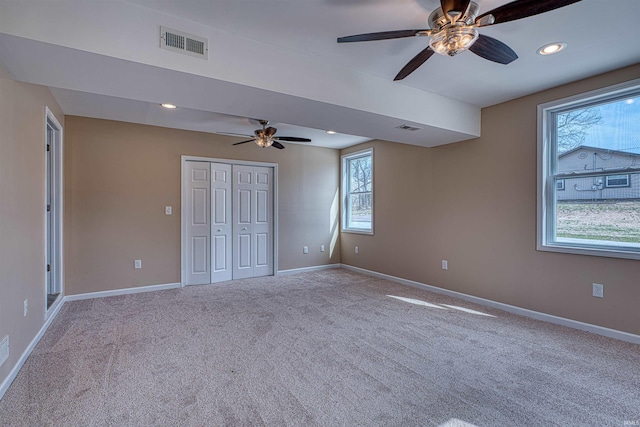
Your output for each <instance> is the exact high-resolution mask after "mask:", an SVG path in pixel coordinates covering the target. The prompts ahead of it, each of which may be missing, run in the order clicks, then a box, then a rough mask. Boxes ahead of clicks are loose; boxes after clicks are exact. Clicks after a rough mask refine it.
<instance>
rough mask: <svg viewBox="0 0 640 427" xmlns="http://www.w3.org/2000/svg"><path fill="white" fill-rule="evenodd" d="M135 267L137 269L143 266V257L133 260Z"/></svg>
mask: <svg viewBox="0 0 640 427" xmlns="http://www.w3.org/2000/svg"><path fill="white" fill-rule="evenodd" d="M133 268H135V269H136V270H138V269H140V268H142V260H141V259H136V260H134V261H133Z"/></svg>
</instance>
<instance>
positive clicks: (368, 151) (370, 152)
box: [340, 147, 375, 235]
mask: <svg viewBox="0 0 640 427" xmlns="http://www.w3.org/2000/svg"><path fill="white" fill-rule="evenodd" d="M367 154H368V155H371V230H363V229H361V228H347V226H346V224H347V214H346V209H347V207H348V206H349V204H348V203H347V198H348V197H349V192H348V188H347V186H348V183H349V181H348V178H347V176H346V167H345V165H346V163H347V161H349V160H350V159H353V158H355V157H360V156H363V155H367ZM341 159H342V161H341V162H340V169H341V170H340V173H341V177H342V179H341V181H342V185H341V191H342V208H341V209H340V216H341V221H340V231H341V232H343V233H356V234H368V235H373V230H374V214H375V212H374V211H375V198H374V194H375V169H374V160H375V159H374V156H373V147H370V148H367V149H364V150H360V151H356V152H353V153H349V154H343V155H342V156H341Z"/></svg>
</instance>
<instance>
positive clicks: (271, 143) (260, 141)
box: [233, 120, 311, 150]
mask: <svg viewBox="0 0 640 427" xmlns="http://www.w3.org/2000/svg"><path fill="white" fill-rule="evenodd" d="M258 123H260V124H261V125H262V129H256V131H255V132H254V133H255V136H254V137H252V138H251V139H247V140H246V141H240V142H236V143H235V144H233V145H240V144H246V143H247V142H255V143H256V144H257V145H258V146H259V147H262V148H266V147H275V148H279V149H280V150H282V149H283V148H284V145H282V144H281V143H280V141H291V142H311V140H310V139H309V138H297V137H295V136H275V134H276V132H277V131H278V129H276V128H274V127H271V126H269V127H267V126H268V125H269V122H268V121H267V120H258ZM243 136H249V135H243Z"/></svg>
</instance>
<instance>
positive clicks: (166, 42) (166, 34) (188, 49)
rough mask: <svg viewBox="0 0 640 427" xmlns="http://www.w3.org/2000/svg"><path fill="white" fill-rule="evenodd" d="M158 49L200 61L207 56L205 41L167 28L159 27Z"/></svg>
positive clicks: (207, 48)
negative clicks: (193, 57) (199, 59)
mask: <svg viewBox="0 0 640 427" xmlns="http://www.w3.org/2000/svg"><path fill="white" fill-rule="evenodd" d="M160 47H161V48H163V49H167V50H170V51H173V52H178V53H183V54H185V55H191V56H196V57H198V58H202V59H207V58H208V56H209V42H208V41H207V39H205V38H203V37H198V36H194V35H193V34H187V33H183V32H182V31H176V30H172V29H171V28H167V27H160Z"/></svg>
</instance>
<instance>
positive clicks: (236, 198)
mask: <svg viewBox="0 0 640 427" xmlns="http://www.w3.org/2000/svg"><path fill="white" fill-rule="evenodd" d="M253 183H254V177H253V167H252V166H241V165H234V166H233V278H234V279H244V278H247V277H253V265H254V260H253V253H254V252H255V250H254V242H253V240H254V239H253V218H254V215H253V211H254V206H253V205H254V194H253V193H254V188H253V187H254V186H253Z"/></svg>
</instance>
